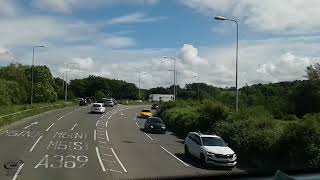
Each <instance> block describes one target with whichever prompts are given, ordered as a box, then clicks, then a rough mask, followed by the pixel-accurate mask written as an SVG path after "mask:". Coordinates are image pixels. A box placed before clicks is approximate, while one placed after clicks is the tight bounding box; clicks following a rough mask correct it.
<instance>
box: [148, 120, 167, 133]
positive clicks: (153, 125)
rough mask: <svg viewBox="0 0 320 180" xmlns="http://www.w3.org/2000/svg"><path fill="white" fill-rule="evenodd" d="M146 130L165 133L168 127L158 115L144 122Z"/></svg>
mask: <svg viewBox="0 0 320 180" xmlns="http://www.w3.org/2000/svg"><path fill="white" fill-rule="evenodd" d="M144 131H145V132H151V133H162V134H165V133H166V131H167V129H166V126H165V125H164V123H163V121H162V120H161V119H160V118H158V117H151V118H149V119H148V120H147V121H146V122H145V123H144Z"/></svg>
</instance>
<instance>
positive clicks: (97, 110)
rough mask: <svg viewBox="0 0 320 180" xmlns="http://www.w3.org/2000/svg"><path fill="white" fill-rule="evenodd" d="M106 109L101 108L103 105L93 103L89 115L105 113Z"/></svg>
mask: <svg viewBox="0 0 320 180" xmlns="http://www.w3.org/2000/svg"><path fill="white" fill-rule="evenodd" d="M105 112H106V108H105V107H104V106H103V103H93V104H92V107H91V113H105Z"/></svg>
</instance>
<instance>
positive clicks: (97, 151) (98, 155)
mask: <svg viewBox="0 0 320 180" xmlns="http://www.w3.org/2000/svg"><path fill="white" fill-rule="evenodd" d="M96 153H97V157H98V160H99V163H100V166H101V168H102V171H104V172H105V171H106V168H105V167H104V165H103V162H102V160H101V157H100V154H99V149H98V147H96Z"/></svg>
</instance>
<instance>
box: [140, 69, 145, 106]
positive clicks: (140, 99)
mask: <svg viewBox="0 0 320 180" xmlns="http://www.w3.org/2000/svg"><path fill="white" fill-rule="evenodd" d="M141 74H146V72H140V73H139V100H141V98H140V96H141V94H140V84H141Z"/></svg>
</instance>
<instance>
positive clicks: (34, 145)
mask: <svg viewBox="0 0 320 180" xmlns="http://www.w3.org/2000/svg"><path fill="white" fill-rule="evenodd" d="M41 138H42V136H40V137H39V138H38V139H37V141H36V142H35V143H34V144H33V146H32V147H31V149H30V150H29V152H32V151H33V149H34V148H35V147H36V145H37V144H38V142H39V141H40V139H41Z"/></svg>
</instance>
